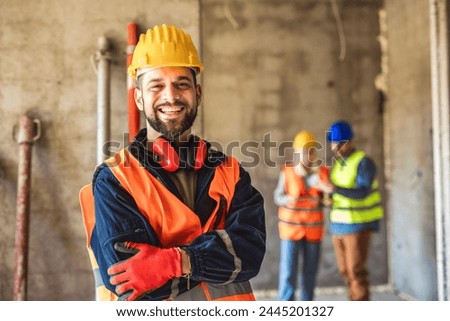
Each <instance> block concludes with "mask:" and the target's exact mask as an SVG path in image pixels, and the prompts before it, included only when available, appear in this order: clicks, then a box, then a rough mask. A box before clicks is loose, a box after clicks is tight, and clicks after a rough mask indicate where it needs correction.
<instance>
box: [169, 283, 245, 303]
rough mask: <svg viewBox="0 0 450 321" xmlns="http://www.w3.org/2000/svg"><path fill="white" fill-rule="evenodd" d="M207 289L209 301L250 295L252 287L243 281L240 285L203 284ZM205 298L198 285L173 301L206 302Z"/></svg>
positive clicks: (201, 288)
mask: <svg viewBox="0 0 450 321" xmlns="http://www.w3.org/2000/svg"><path fill="white" fill-rule="evenodd" d="M205 284H206V287H207V288H208V292H209V295H210V296H211V300H220V299H221V298H226V297H230V296H233V295H242V294H250V293H252V287H251V285H250V282H249V281H244V282H240V283H229V284H212V283H205ZM207 299H208V298H207V297H206V295H205V293H204V291H203V287H202V286H201V285H200V284H199V285H197V286H196V287H195V288H193V289H190V290H189V291H187V292H185V293H183V294H180V295H179V296H177V297H176V298H173V300H174V301H206V300H207Z"/></svg>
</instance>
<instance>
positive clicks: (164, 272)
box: [108, 242, 182, 301]
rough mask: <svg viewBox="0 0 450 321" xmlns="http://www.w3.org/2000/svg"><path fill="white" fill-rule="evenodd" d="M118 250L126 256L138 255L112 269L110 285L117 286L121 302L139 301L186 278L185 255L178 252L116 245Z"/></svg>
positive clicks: (131, 244)
mask: <svg viewBox="0 0 450 321" xmlns="http://www.w3.org/2000/svg"><path fill="white" fill-rule="evenodd" d="M114 248H115V249H116V250H117V251H119V252H122V253H136V254H135V255H133V256H132V257H130V258H129V259H126V260H124V261H121V262H118V263H116V264H114V265H111V266H110V267H109V269H108V274H109V275H110V276H111V278H110V279H109V281H110V282H111V284H112V285H117V286H116V293H117V295H118V296H119V299H120V300H125V301H133V300H136V299H138V298H139V297H141V296H142V295H144V294H145V293H148V292H150V291H152V290H154V289H156V288H159V287H160V286H162V285H164V284H165V283H166V282H167V281H169V280H170V279H172V278H175V277H180V276H181V274H182V271H181V254H180V250H179V249H177V248H169V249H162V248H159V247H155V246H152V245H149V244H143V243H133V242H125V243H116V244H115V245H114Z"/></svg>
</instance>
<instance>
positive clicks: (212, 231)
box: [80, 25, 266, 300]
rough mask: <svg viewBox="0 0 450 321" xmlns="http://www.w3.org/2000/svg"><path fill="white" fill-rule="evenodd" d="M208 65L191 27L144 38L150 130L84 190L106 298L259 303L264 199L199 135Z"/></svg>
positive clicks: (137, 59) (143, 95)
mask: <svg viewBox="0 0 450 321" xmlns="http://www.w3.org/2000/svg"><path fill="white" fill-rule="evenodd" d="M202 70H203V64H202V63H201V61H200V58H199V56H198V53H197V50H196V48H195V46H194V44H193V43H192V40H191V37H190V36H189V35H188V34H187V33H185V32H184V31H183V30H181V29H179V28H177V27H175V26H167V25H161V26H155V27H154V28H152V29H149V30H148V31H147V33H146V34H143V35H141V36H140V39H139V42H138V44H137V46H136V49H135V51H134V54H133V60H132V63H131V65H130V67H129V72H130V74H131V75H132V76H133V77H137V88H136V90H135V101H136V104H137V106H138V108H139V109H140V110H141V111H142V112H143V113H144V115H145V119H146V128H144V129H142V130H141V131H140V132H139V133H138V134H137V135H136V137H135V138H134V140H133V142H132V143H131V144H130V146H128V147H127V148H125V149H123V150H122V151H120V152H119V153H117V154H116V155H114V156H113V157H111V158H110V159H108V160H106V161H105V162H104V163H103V164H101V165H99V166H98V168H97V170H96V171H95V173H94V178H93V183H92V186H87V187H85V188H83V189H82V191H81V195H80V198H81V205H82V210H83V217H84V223H85V227H86V232H87V237H88V243H87V245H88V251H89V254H90V258H91V263H92V268H93V269H94V275H96V276H97V280H96V281H97V282H96V283H97V285H98V287H97V298H98V299H100V300H116V299H119V300H254V299H255V297H254V295H253V291H252V288H251V285H250V282H249V281H250V280H251V279H252V278H253V277H254V276H256V275H257V274H258V272H259V269H260V266H261V263H262V260H263V257H264V254H265V240H266V232H265V220H264V215H265V214H264V200H263V197H262V196H261V194H260V193H259V192H258V191H257V190H256V189H255V188H254V187H253V186H252V185H251V181H250V176H249V174H248V173H247V172H246V171H245V170H244V169H243V168H242V167H241V166H240V164H239V163H238V162H237V160H236V159H235V158H233V157H229V156H227V155H224V154H223V153H221V152H218V151H215V150H213V149H211V148H210V144H209V142H207V141H205V140H203V139H201V138H200V137H198V136H196V135H194V134H193V133H192V125H193V123H194V121H195V118H196V115H197V109H198V108H199V105H200V103H201V99H202V89H201V86H200V84H198V83H197V80H196V77H197V76H198V75H199V74H200V73H201V72H202ZM92 194H93V195H92ZM92 196H93V197H92ZM94 212H95V213H94Z"/></svg>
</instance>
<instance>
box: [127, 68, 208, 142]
mask: <svg viewBox="0 0 450 321" xmlns="http://www.w3.org/2000/svg"><path fill="white" fill-rule="evenodd" d="M138 83H139V84H138V87H137V88H136V90H135V92H134V98H135V100H136V104H137V106H138V108H139V109H140V110H142V111H143V112H144V114H145V118H146V122H147V138H148V139H149V140H154V139H155V138H156V137H158V136H161V135H164V136H165V137H166V138H168V139H170V140H176V141H178V140H185V139H186V138H187V136H188V134H189V132H190V131H189V129H190V128H191V127H192V124H193V123H194V120H195V118H196V116H197V109H198V106H199V105H200V102H201V97H202V91H201V86H200V85H199V84H196V83H195V79H194V75H193V73H192V71H191V70H190V69H189V68H185V67H162V68H155V69H150V70H148V71H146V72H145V73H143V74H141V76H139V81H138Z"/></svg>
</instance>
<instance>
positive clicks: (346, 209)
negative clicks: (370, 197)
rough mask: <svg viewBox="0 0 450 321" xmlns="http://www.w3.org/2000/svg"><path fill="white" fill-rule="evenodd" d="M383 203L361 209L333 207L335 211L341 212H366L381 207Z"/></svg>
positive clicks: (361, 207)
mask: <svg viewBox="0 0 450 321" xmlns="http://www.w3.org/2000/svg"><path fill="white" fill-rule="evenodd" d="M380 206H381V203H376V204H373V205H371V206H360V207H333V209H334V210H341V211H365V210H371V209H373V208H375V207H380Z"/></svg>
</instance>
